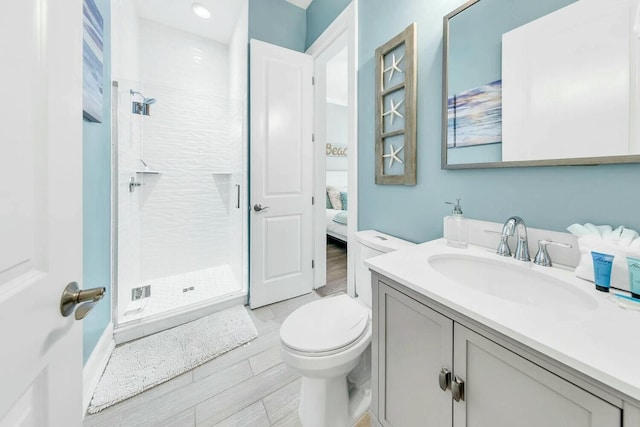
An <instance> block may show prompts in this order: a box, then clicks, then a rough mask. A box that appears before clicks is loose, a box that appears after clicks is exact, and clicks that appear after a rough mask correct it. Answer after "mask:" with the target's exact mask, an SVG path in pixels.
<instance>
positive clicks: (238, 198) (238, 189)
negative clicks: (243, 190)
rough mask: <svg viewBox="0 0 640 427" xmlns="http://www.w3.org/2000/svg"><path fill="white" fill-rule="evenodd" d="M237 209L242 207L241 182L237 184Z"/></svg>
mask: <svg viewBox="0 0 640 427" xmlns="http://www.w3.org/2000/svg"><path fill="white" fill-rule="evenodd" d="M236 197H237V199H236V209H240V184H236Z"/></svg>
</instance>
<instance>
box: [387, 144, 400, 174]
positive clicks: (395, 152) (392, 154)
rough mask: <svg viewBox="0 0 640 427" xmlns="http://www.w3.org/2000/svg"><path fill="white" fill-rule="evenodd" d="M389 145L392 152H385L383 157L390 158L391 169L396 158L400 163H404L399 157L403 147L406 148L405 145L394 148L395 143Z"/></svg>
mask: <svg viewBox="0 0 640 427" xmlns="http://www.w3.org/2000/svg"><path fill="white" fill-rule="evenodd" d="M389 147H390V148H391V150H390V152H389V153H387V154H383V155H382V157H383V158H389V169H391V166H393V161H394V160H395V161H396V162H398V163H403V161H402V160H400V157H398V153H399V152H400V151H402V149H403V148H404V145H403V146H402V147H400V148H398V149H397V150H394V149H393V144H389Z"/></svg>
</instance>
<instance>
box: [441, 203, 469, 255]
mask: <svg viewBox="0 0 640 427" xmlns="http://www.w3.org/2000/svg"><path fill="white" fill-rule="evenodd" d="M460 200H461V199H456V203H453V202H445V203H446V204H448V205H454V206H453V213H452V215H450V216H447V217H446V218H445V221H446V235H445V237H446V239H447V245H449V246H451V247H454V248H466V247H467V246H468V245H469V224H468V223H467V220H466V219H465V218H464V216H462V206H461V205H460Z"/></svg>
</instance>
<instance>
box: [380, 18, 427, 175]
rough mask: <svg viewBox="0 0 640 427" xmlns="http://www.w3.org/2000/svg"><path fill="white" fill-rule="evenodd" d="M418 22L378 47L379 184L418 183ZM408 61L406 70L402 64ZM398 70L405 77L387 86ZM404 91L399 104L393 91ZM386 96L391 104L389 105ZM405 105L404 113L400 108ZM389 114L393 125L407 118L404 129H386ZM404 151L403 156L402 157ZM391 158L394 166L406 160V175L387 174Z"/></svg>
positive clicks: (404, 163)
mask: <svg viewBox="0 0 640 427" xmlns="http://www.w3.org/2000/svg"><path fill="white" fill-rule="evenodd" d="M402 45H404V54H403V55H401V56H400V57H398V58H396V55H395V53H394V51H395V50H396V49H397V48H398V47H399V46H402ZM415 47H416V24H415V22H414V23H413V24H411V25H409V26H408V27H407V28H406V29H405V30H404V31H403V32H401V33H400V34H398V35H397V36H395V37H394V38H392V39H391V40H389V41H388V42H386V43H385V44H383V45H382V46H380V47H379V48H377V49H376V54H375V60H376V122H375V126H376V141H375V145H376V154H375V159H376V160H375V161H376V167H375V170H376V184H396V185H416V117H417V114H416V107H417V102H416V90H417V73H416V68H417V54H416V48H415ZM388 55H391V61H390V65H389V66H387V67H385V58H386V57H388ZM402 62H404V65H405V66H404V69H402V68H401V67H400V65H401V63H402ZM394 73H403V74H404V79H403V80H402V81H401V82H400V83H398V84H394V85H392V86H390V87H385V76H387V75H388V77H389V78H388V82H391V81H392V78H393V74H394ZM394 93H404V99H402V100H400V102H398V103H396V101H394V100H393V99H391V97H390V96H388V95H391V94H394ZM385 97H387V99H388V105H385ZM400 106H404V114H403V113H402V112H401V111H400V110H399V108H400ZM386 116H390V122H391V124H392V125H393V123H394V120H395V118H396V117H398V118H402V119H404V126H403V127H402V128H400V129H393V130H389V131H386V130H385V120H384V118H385V117H386ZM397 136H402V137H403V139H404V145H403V146H402V147H395V148H394V146H393V145H392V144H391V143H389V144H388V146H389V148H390V151H389V152H385V140H386V139H388V138H392V137H397ZM400 153H402V157H403V158H401V156H400ZM385 160H388V162H389V167H388V169H391V167H392V166H393V163H394V162H398V163H402V164H403V166H404V173H403V174H402V175H391V174H385V168H384V162H385Z"/></svg>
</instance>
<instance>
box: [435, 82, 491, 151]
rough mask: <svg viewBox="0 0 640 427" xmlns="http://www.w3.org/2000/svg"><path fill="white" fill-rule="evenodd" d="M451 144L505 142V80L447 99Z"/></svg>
mask: <svg viewBox="0 0 640 427" xmlns="http://www.w3.org/2000/svg"><path fill="white" fill-rule="evenodd" d="M448 110H449V114H448V124H447V132H448V136H447V146H448V148H458V147H468V146H471V145H483V144H496V143H499V142H502V80H496V81H495V82H492V83H489V84H486V85H484V86H479V87H476V88H473V89H469V90H465V91H463V92H460V93H458V94H456V95H453V96H452V97H451V98H449V100H448Z"/></svg>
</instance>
